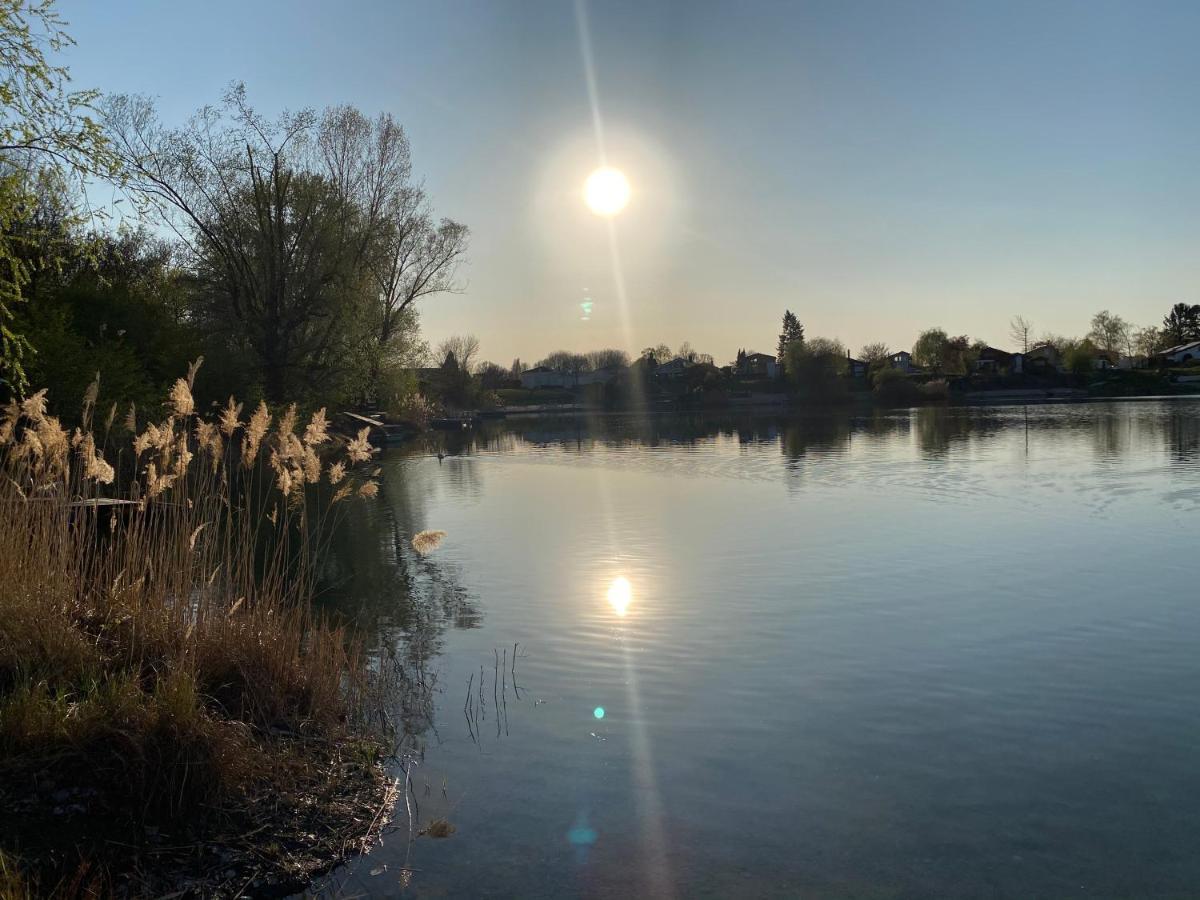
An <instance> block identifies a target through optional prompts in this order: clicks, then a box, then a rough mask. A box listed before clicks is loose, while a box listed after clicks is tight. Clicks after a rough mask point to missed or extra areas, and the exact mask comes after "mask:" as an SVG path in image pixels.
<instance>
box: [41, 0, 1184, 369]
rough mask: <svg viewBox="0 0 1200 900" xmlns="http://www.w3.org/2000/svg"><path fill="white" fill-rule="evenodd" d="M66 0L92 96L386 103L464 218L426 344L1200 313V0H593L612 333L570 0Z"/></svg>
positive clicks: (756, 345)
mask: <svg viewBox="0 0 1200 900" xmlns="http://www.w3.org/2000/svg"><path fill="white" fill-rule="evenodd" d="M60 8H61V10H62V12H63V14H64V16H65V18H67V20H68V21H69V22H70V23H71V27H70V29H69V30H70V33H71V34H72V35H73V36H74V37H75V39H76V40H77V42H78V46H77V47H75V48H72V50H71V51H70V53H69V55H68V56H67V57H66V62H67V63H68V64H69V66H70V68H71V71H72V75H73V77H74V79H75V82H76V83H77V85H79V86H88V87H96V88H99V89H101V90H103V91H106V92H133V93H144V94H150V95H152V96H155V97H157V98H158V100H159V105H160V111H161V113H162V116H163V118H164V120H166V121H167V122H168V123H175V122H182V121H183V120H184V119H185V118H186V117H187V116H188V115H189V114H190V113H191V112H193V111H194V110H195V109H196V108H198V107H200V106H202V105H203V104H206V103H215V102H217V101H218V100H219V99H220V96H221V94H222V92H223V90H224V89H225V87H226V86H227V85H228V83H229V82H230V81H233V80H241V81H244V82H245V83H246V86H247V89H248V92H249V96H250V98H251V100H252V101H253V102H254V104H255V105H256V106H257V107H258V108H259V109H260V110H262V111H263V112H267V113H275V112H277V111H279V110H282V109H285V108H291V109H295V108H298V107H302V106H314V107H321V106H325V105H327V104H334V103H343V102H348V103H352V104H354V105H356V106H358V107H359V108H361V109H362V110H364V111H365V112H367V113H369V114H373V113H376V112H379V111H387V112H390V113H392V114H393V115H395V116H396V118H397V119H398V120H399V121H400V122H401V123H402V124H403V125H404V126H405V128H406V130H407V131H408V134H409V137H410V139H411V142H412V150H413V160H414V166H415V170H416V172H417V173H418V174H419V175H420V176H422V177H423V178H424V180H425V183H426V187H427V189H428V192H429V194H430V195H431V197H432V199H433V202H434V205H435V208H436V210H437V212H438V213H439V214H442V215H447V216H451V217H453V218H456V219H458V220H460V221H463V222H465V223H466V224H467V225H469V226H470V228H471V230H472V239H471V250H470V254H469V259H468V262H467V264H466V265H465V266H464V267H463V269H462V272H461V280H462V282H463V285H464V290H463V292H462V293H461V294H458V295H455V296H449V297H438V298H434V299H432V300H430V301H429V302H428V303H426V304H425V305H424V306H423V308H422V322H423V327H424V330H425V333H426V336H427V337H428V338H429V339H430V340H431V341H433V342H436V341H437V340H439V339H440V338H442V337H445V336H447V335H449V334H452V333H465V332H471V333H474V334H476V335H477V336H478V337H479V338H480V341H481V343H482V355H483V357H485V358H488V359H494V360H496V361H498V362H501V363H504V364H506V365H507V363H508V362H509V361H511V359H512V358H513V357H514V356H520V357H521V358H522V359H524V360H526V361H529V362H532V361H535V360H536V359H538V358H540V357H542V356H544V355H545V354H546V353H548V352H549V351H551V350H555V349H559V348H565V349H572V350H588V349H594V348H599V347H605V346H616V347H623V348H625V349H629V350H633V351H636V350H638V349H640V348H641V347H643V346H647V345H650V344H657V343H660V342H666V343H668V344H670V345H671V346H672V347H676V346H678V345H679V344H680V343H681V342H682V341H685V340H687V341H690V342H691V343H692V344H693V345H694V346H695V347H696V348H697V349H698V350H700V351H705V352H710V353H712V354H713V355H714V356H715V357H716V358H717V361H718V362H724V361H728V360H729V359H731V358H732V356H733V354H734V352H735V351H736V350H737V348H738V347H745V348H748V349H751V350H765V351H772V350H773V348H774V343H775V337H776V335H777V333H778V331H779V320H780V317H781V316H782V314H783V311H784V309H785V308H790V309H792V310H793V311H795V312H796V314H797V315H798V316H799V318H800V320H801V322H803V323H804V325H805V327H806V331H807V333H808V334H810V335H824V336H830V337H838V338H841V339H842V340H843V341H844V342H845V343H846V344H847V345H848V346H849V347H851V348H852V349H854V350H857V348H858V347H859V346H861V345H862V344H863V343H864V342H866V341H876V340H881V341H885V342H887V343H888V344H890V345H892V346H893V348H896V349H899V348H902V347H909V346H911V344H912V341H913V339H914V338H915V336H916V334H917V333H918V332H919V331H920V330H921V329H922V328H925V327H928V326H931V325H939V326H942V327H944V328H945V329H946V330H947V331H949V332H951V333H955V334H957V333H967V334H970V335H972V336H973V337H978V338H982V339H985V340H988V341H990V342H992V343H995V344H998V345H999V346H1008V345H1009V343H1010V341H1009V339H1008V337H1007V332H1008V322H1009V319H1010V318H1011V317H1012V316H1013V315H1015V314H1018V313H1020V314H1023V315H1025V316H1026V317H1027V318H1030V319H1032V320H1033V322H1034V325H1035V328H1036V330H1037V331H1038V332H1042V331H1054V332H1060V333H1068V334H1081V333H1083V332H1084V331H1086V330H1087V323H1088V319H1089V318H1090V316H1091V315H1092V313H1094V312H1096V311H1097V310H1099V309H1103V308H1107V309H1110V310H1112V311H1113V312H1117V313H1120V314H1121V315H1123V316H1125V317H1126V318H1128V319H1130V320H1132V321H1133V322H1134V323H1135V324H1139V325H1146V324H1158V323H1159V322H1160V320H1161V319H1162V316H1163V315H1164V314H1165V313H1166V311H1167V309H1168V308H1169V307H1170V306H1171V305H1172V304H1173V303H1175V302H1178V301H1181V300H1186V301H1188V302H1193V303H1195V302H1200V178H1198V177H1197V171H1198V170H1197V162H1198V161H1200V53H1197V52H1196V47H1197V46H1198V45H1200V4H1198V3H1195V2H1152V3H1137V2H1122V3H1114V2H1104V0H1089V2H1082V0H1080V2H1040V3H1032V2H1004V3H994V2H986V3H985V2H970V0H953V2H921V3H915V2H873V3H863V2H853V0H850V2H847V0H833V2H823V3H765V2H763V3H733V2H730V3H708V2H697V0H680V2H660V3H653V2H636V0H634V2H624V0H621V2H617V0H612V2H591V3H588V4H587V6H586V10H587V20H588V22H589V25H590V37H591V45H592V47H591V49H592V56H593V59H594V61H595V75H596V85H597V91H598V98H599V108H600V113H601V116H602V120H603V123H604V130H605V137H606V148H607V155H608V161H609V163H610V164H611V165H614V166H617V167H619V168H620V169H622V170H623V171H624V172H625V174H626V175H627V177H628V179H629V181H630V182H631V184H632V188H633V198H632V200H631V202H630V204H629V206H628V207H627V209H626V210H625V211H624V212H623V213H622V214H620V215H619V216H618V217H617V218H616V219H615V220H614V224H615V236H616V246H617V249H618V252H619V256H620V260H621V264H622V270H623V275H624V285H625V293H626V303H627V318H626V317H625V316H623V315H622V309H621V298H620V295H619V292H618V289H617V285H616V280H615V278H614V272H613V265H612V254H611V247H610V240H609V229H608V224H607V222H606V220H604V219H600V218H597V217H595V216H593V215H592V214H591V213H590V212H589V211H588V210H587V209H586V208H585V207H584V205H583V202H582V199H581V196H582V195H581V191H582V184H583V181H584V179H585V178H586V176H587V175H588V173H589V172H590V171H591V170H592V169H593V168H595V166H596V165H597V151H596V142H595V139H594V135H593V125H592V108H591V103H590V101H589V95H588V90H587V85H586V81H585V76H584V66H583V61H582V53H581V45H580V37H579V30H578V28H577V21H576V8H575V5H574V4H573V3H572V2H570V0H554V2H549V0H510V2H501V0H489V2H482V0H481V2H476V3H464V2H454V0H429V2H385V0H377V2H345V3H339V4H333V3H328V2H319V0H292V2H288V3H282V2H271V3H267V2H255V3H246V2H244V0H242V2H237V3H234V2H229V0H216V2H206V3H204V4H199V3H159V2H153V0H107V2H104V3H95V2H91V3H89V2H84V0H61V2H60ZM585 298H590V299H591V301H592V304H593V306H592V311H591V315H590V317H589V318H588V319H587V320H586V321H585V320H584V318H583V316H582V314H581V308H580V303H581V302H582V301H583V300H584V299H585ZM626 325H627V326H628V327H627V328H626Z"/></svg>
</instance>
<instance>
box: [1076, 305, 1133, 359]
mask: <svg viewBox="0 0 1200 900" xmlns="http://www.w3.org/2000/svg"><path fill="white" fill-rule="evenodd" d="M1087 336H1088V339H1089V340H1090V341H1091V342H1092V343H1093V344H1095V345H1096V346H1097V347H1099V348H1100V349H1101V350H1103V351H1105V352H1106V353H1109V354H1122V353H1125V354H1128V353H1130V351H1131V350H1132V340H1131V337H1130V328H1129V323H1128V322H1126V321H1125V320H1124V319H1122V318H1121V317H1120V316H1118V315H1116V314H1114V313H1110V312H1109V311H1108V310H1107V309H1105V310H1101V311H1100V312H1098V313H1096V315H1094V316H1092V330H1091V331H1089V332H1088V335H1087Z"/></svg>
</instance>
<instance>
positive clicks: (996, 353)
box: [979, 347, 1013, 360]
mask: <svg viewBox="0 0 1200 900" xmlns="http://www.w3.org/2000/svg"><path fill="white" fill-rule="evenodd" d="M979 358H980V359H997V360H1003V359H1012V358H1013V354H1012V353H1009V352H1008V351H1007V350H1001V349H1000V348H999V347H984V348H983V349H982V350H980V351H979Z"/></svg>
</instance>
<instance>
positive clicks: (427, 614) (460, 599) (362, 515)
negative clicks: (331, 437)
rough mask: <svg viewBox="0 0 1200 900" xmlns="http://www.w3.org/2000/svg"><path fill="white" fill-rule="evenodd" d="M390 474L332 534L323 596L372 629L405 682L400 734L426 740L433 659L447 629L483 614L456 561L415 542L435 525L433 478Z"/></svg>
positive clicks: (339, 612)
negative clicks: (430, 500)
mask: <svg viewBox="0 0 1200 900" xmlns="http://www.w3.org/2000/svg"><path fill="white" fill-rule="evenodd" d="M439 472H440V473H442V474H444V470H442V469H441V467H439ZM389 474H391V475H392V477H387V475H385V477H384V479H383V489H382V491H381V492H380V495H379V499H378V500H377V501H376V502H375V503H373V504H367V503H362V504H356V505H354V506H347V507H346V508H344V509H343V511H342V512H343V516H342V518H341V519H340V521H339V522H338V524H337V527H336V528H334V529H333V530H332V531H331V533H330V534H329V541H328V545H327V546H326V547H325V552H324V553H323V554H322V556H321V559H322V565H321V572H320V588H321V592H320V602H321V603H322V604H323V607H324V608H325V609H326V611H328V612H329V613H330V614H332V615H334V616H336V617H337V618H339V619H341V620H342V621H345V622H347V623H348V624H351V625H353V626H354V628H355V629H356V630H358V631H359V632H360V633H361V634H363V635H365V636H366V637H367V640H368V642H369V648H368V649H369V650H370V652H372V653H373V654H375V655H376V656H377V658H378V659H379V660H380V665H381V667H386V668H388V669H389V670H390V677H391V679H392V680H393V681H394V682H395V684H396V687H397V688H398V691H397V695H396V697H395V700H396V706H397V709H396V718H397V720H398V721H397V725H398V726H399V725H402V726H403V727H402V728H398V732H399V733H398V734H397V737H398V738H401V739H403V738H410V739H412V740H419V738H420V735H422V734H423V733H424V732H425V731H426V730H427V729H428V728H430V727H431V726H432V724H433V720H432V716H433V706H432V696H431V693H432V688H433V683H434V677H433V675H432V674H431V663H432V662H433V660H434V659H435V658H436V657H437V655H438V654H439V653H441V650H442V646H443V643H444V640H445V635H446V632H447V631H448V630H449V629H451V628H475V627H478V625H479V624H480V622H481V619H482V614H481V612H480V610H479V607H478V605H477V600H476V598H475V597H474V596H473V595H472V594H471V593H470V592H469V591H468V590H467V588H466V587H465V586H464V584H463V579H462V573H461V571H460V569H459V567H458V566H457V565H456V564H455V563H453V562H452V561H448V560H446V559H444V558H441V557H439V556H437V555H433V556H429V557H423V556H421V555H420V554H418V553H417V552H416V551H415V550H414V549H413V547H412V543H411V542H412V537H413V535H414V534H416V533H417V532H419V531H422V530H424V529H425V528H426V527H427V525H426V520H425V519H426V517H425V503H424V498H425V496H427V494H428V492H429V491H430V490H432V489H433V484H432V482H431V480H430V479H429V478H425V477H421V476H420V475H419V474H417V473H416V472H414V470H413V467H403V468H401V467H397V468H394V469H392V471H391V472H390V473H389ZM410 744H411V741H410Z"/></svg>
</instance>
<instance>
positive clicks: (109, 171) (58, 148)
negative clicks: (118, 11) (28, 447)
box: [0, 0, 118, 391]
mask: <svg viewBox="0 0 1200 900" xmlns="http://www.w3.org/2000/svg"><path fill="white" fill-rule="evenodd" d="M63 24H64V23H63V21H62V19H61V18H60V17H59V15H58V14H57V13H56V12H55V10H54V8H53V3H52V2H51V0H36V2H30V0H0V375H2V376H3V377H4V378H6V379H8V380H9V381H10V382H11V383H12V384H13V386H14V387H15V388H16V389H17V390H18V391H20V390H23V389H24V387H25V386H26V384H27V383H28V382H27V377H26V371H25V361H26V360H27V358H28V356H29V354H30V351H31V349H32V347H31V344H30V342H29V340H28V338H27V336H26V335H24V334H23V333H21V331H20V329H19V328H18V327H17V326H16V323H15V322H14V316H15V314H16V309H17V307H18V306H19V304H21V303H22V302H23V301H24V300H26V299H27V297H26V291H27V288H28V286H29V284H30V282H31V280H32V279H33V278H34V276H35V273H36V272H37V271H39V270H53V269H54V268H55V267H56V266H57V265H58V264H59V263H60V262H61V256H60V250H59V246H58V243H57V241H56V238H57V237H58V236H60V235H61V234H63V233H65V232H67V231H70V230H71V229H72V228H74V227H78V226H79V225H80V224H82V223H83V222H84V221H86V220H87V218H88V214H87V213H86V212H85V211H83V210H81V209H79V208H77V207H75V206H74V205H72V204H69V203H67V201H66V198H68V197H69V196H71V195H73V194H77V193H79V192H80V189H81V187H82V184H83V180H84V179H85V178H86V177H87V176H89V175H99V176H101V177H109V176H112V175H114V174H116V172H117V170H118V165H117V160H116V157H115V156H114V155H113V154H112V153H111V151H110V149H109V146H108V144H107V142H106V141H105V139H104V136H103V134H102V132H101V129H100V128H99V126H98V125H97V124H96V122H95V121H94V120H93V119H92V118H91V115H90V114H91V111H92V103H93V102H94V101H95V99H96V96H97V95H96V92H95V91H70V90H68V89H67V84H68V82H69V76H68V73H67V69H66V68H65V67H63V66H61V65H54V64H51V62H50V61H49V59H48V55H54V54H57V53H60V52H61V51H63V50H64V49H66V48H67V47H68V46H69V45H70V44H71V43H73V42H72V41H71V38H70V36H69V35H67V33H66V32H65V31H64V30H63ZM48 193H49V194H53V195H54V196H55V197H56V200H57V202H56V204H54V206H53V208H54V213H55V214H54V215H53V216H52V217H50V218H47V217H45V216H43V215H41V214H42V213H45V212H46V211H47V210H48V209H50V208H51V207H50V206H48V205H47V204H46V203H44V202H43V200H44V198H45V196H46V195H47V194H48Z"/></svg>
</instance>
